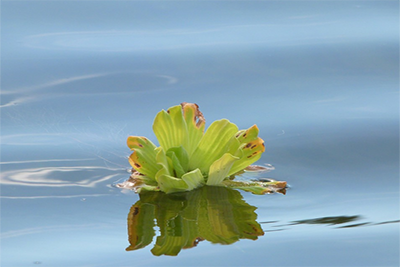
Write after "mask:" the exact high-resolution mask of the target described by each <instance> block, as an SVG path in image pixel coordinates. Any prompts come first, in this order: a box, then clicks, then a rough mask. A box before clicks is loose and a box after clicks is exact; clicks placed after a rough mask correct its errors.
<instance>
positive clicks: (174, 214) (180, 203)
mask: <svg viewBox="0 0 400 267" xmlns="http://www.w3.org/2000/svg"><path fill="white" fill-rule="evenodd" d="M255 210H256V207H254V206H251V205H249V204H247V203H246V202H245V201H244V200H243V197H242V195H241V194H240V192H238V191H236V190H233V189H230V188H227V187H217V186H204V187H202V188H199V189H197V190H194V191H191V192H185V193H178V194H170V195H168V194H165V193H163V192H145V193H142V194H140V200H139V201H137V202H136V203H135V204H134V205H133V206H132V207H131V209H130V212H129V215H128V235H129V243H130V246H129V247H128V248H126V250H127V251H130V250H137V249H141V248H144V247H146V246H147V245H149V244H150V243H151V242H152V240H153V237H154V236H155V235H156V230H155V227H156V226H157V227H158V229H159V236H157V239H156V241H155V245H154V247H153V248H152V250H151V252H152V253H153V255H156V256H159V255H171V256H176V255H178V253H179V252H180V251H181V249H185V248H192V247H195V246H196V245H197V244H198V243H199V242H200V241H203V240H207V241H209V242H211V243H216V244H224V245H227V244H233V243H235V242H236V241H239V240H240V239H252V240H256V239H257V238H258V237H259V236H262V235H264V231H263V230H262V228H261V226H260V224H259V223H258V222H257V221H256V219H257V214H256V213H255Z"/></svg>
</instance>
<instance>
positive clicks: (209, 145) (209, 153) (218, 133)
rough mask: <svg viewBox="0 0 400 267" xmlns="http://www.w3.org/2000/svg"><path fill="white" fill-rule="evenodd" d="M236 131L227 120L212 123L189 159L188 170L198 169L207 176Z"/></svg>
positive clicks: (234, 126) (233, 125)
mask: <svg viewBox="0 0 400 267" xmlns="http://www.w3.org/2000/svg"><path fill="white" fill-rule="evenodd" d="M237 131H238V128H237V126H236V125H235V124H233V123H231V122H230V121H228V120H227V119H222V120H218V121H215V122H213V123H212V124H211V125H210V127H209V128H208V129H207V131H206V133H205V134H204V136H203V138H202V139H201V140H200V143H199V145H198V147H197V149H196V150H195V152H194V153H193V155H192V157H191V158H190V160H189V169H196V168H199V169H200V170H201V172H202V173H203V174H208V171H209V169H210V166H211V164H212V163H213V162H214V161H216V160H217V159H219V158H221V157H222V155H223V154H225V152H226V150H227V144H228V142H229V141H230V140H231V138H232V136H233V135H234V134H235V133H236V132H237Z"/></svg>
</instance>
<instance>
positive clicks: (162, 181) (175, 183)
mask: <svg viewBox="0 0 400 267" xmlns="http://www.w3.org/2000/svg"><path fill="white" fill-rule="evenodd" d="M158 184H159V186H160V189H161V191H163V192H165V193H167V194H169V193H174V192H183V191H188V190H189V186H188V185H187V184H186V182H185V181H184V180H182V179H180V178H175V177H172V176H170V175H165V174H164V175H161V176H160V177H158Z"/></svg>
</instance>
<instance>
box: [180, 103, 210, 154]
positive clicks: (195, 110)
mask: <svg viewBox="0 0 400 267" xmlns="http://www.w3.org/2000/svg"><path fill="white" fill-rule="evenodd" d="M181 105H182V109H183V117H184V118H185V121H186V126H187V130H188V139H189V141H188V144H187V146H186V147H185V149H186V150H187V153H188V155H189V156H191V155H192V154H193V152H194V151H195V150H196V148H197V145H198V144H199V142H200V140H201V138H202V137H203V134H204V128H205V124H206V121H205V119H204V117H203V114H202V113H201V112H200V110H199V106H198V105H196V104H191V103H182V104H181Z"/></svg>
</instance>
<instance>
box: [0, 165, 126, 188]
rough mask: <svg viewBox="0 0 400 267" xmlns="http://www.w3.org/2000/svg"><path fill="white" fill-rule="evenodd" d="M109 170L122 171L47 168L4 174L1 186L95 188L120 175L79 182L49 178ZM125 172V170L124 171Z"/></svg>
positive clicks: (89, 168)
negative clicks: (66, 174) (68, 173)
mask: <svg viewBox="0 0 400 267" xmlns="http://www.w3.org/2000/svg"><path fill="white" fill-rule="evenodd" d="M99 169H100V170H108V171H118V172H119V171H121V169H111V168H106V167H97V166H83V167H47V168H31V169H24V170H22V171H21V170H14V171H6V172H3V173H2V174H1V176H0V184H2V185H20V186H47V187H65V186H80V187H95V185H96V184H98V183H101V182H104V181H107V180H110V179H112V178H114V177H116V176H118V175H120V173H116V174H111V175H107V176H101V177H102V178H100V179H98V178H97V179H96V177H98V176H99V175H95V176H96V177H91V178H92V179H90V178H89V179H84V180H81V181H77V182H70V181H64V180H61V179H49V178H48V177H54V176H56V175H55V174H54V173H56V172H79V171H88V170H99ZM124 171H125V170H124Z"/></svg>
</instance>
